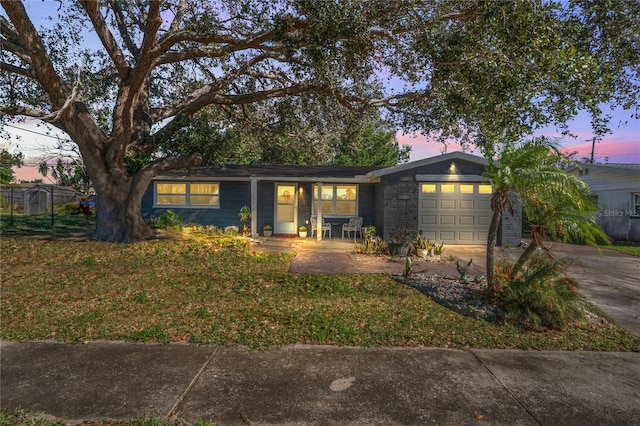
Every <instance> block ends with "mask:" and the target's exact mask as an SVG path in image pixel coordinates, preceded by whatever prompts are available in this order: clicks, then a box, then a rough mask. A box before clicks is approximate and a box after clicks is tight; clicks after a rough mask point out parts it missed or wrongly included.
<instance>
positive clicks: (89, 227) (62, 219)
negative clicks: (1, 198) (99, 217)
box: [0, 211, 96, 239]
mask: <svg viewBox="0 0 640 426" xmlns="http://www.w3.org/2000/svg"><path fill="white" fill-rule="evenodd" d="M95 223H96V222H95V217H88V218H85V217H84V216H80V215H77V216H75V215H74V216H62V215H56V216H54V218H53V225H52V221H51V215H34V216H25V215H22V214H17V213H14V215H13V217H11V215H10V214H9V213H8V212H7V211H2V213H1V214H0V234H1V235H2V236H3V237H5V236H29V237H44V238H49V239H53V238H69V237H70V236H86V235H88V234H89V233H90V232H92V231H93V229H94V228H95Z"/></svg>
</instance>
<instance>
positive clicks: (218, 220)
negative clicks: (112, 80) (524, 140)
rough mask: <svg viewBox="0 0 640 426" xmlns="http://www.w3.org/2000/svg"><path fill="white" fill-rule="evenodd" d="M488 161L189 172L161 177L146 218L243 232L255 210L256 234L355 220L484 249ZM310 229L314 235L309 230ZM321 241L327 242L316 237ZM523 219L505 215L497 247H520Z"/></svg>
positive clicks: (145, 207)
mask: <svg viewBox="0 0 640 426" xmlns="http://www.w3.org/2000/svg"><path fill="white" fill-rule="evenodd" d="M486 164H487V161H486V160H485V159H484V158H482V157H478V156H475V155H471V154H467V153H463V152H452V153H448V154H443V155H439V156H435V157H431V158H426V159H423V160H418V161H413V162H410V163H406V164H401V165H398V166H393V167H361V166H270V165H234V166H228V167H225V168H220V169H212V168H192V169H186V170H176V171H171V172H168V173H165V174H162V175H159V176H156V177H155V178H154V179H153V181H152V183H151V184H150V185H149V188H148V189H147V191H146V193H145V195H144V197H143V200H142V212H143V217H144V218H145V219H148V218H151V217H158V216H161V215H163V214H164V213H166V211H167V210H172V211H173V212H175V213H176V214H178V215H180V216H181V217H182V218H183V220H184V223H197V224H202V225H206V224H212V225H215V226H218V227H225V226H228V225H238V223H239V218H238V212H239V211H240V209H241V208H242V207H243V206H245V205H246V206H248V207H250V208H251V212H252V218H251V232H252V234H256V233H262V228H263V227H264V225H267V224H269V225H272V226H273V232H274V235H283V236H286V235H289V236H292V235H296V233H297V230H298V227H299V226H300V225H307V226H308V224H309V220H310V217H311V216H312V215H317V216H319V217H321V218H323V219H324V220H325V222H326V223H330V224H332V225H333V226H334V227H333V232H332V236H333V237H336V236H338V235H340V233H341V225H342V223H345V222H347V221H348V220H349V218H350V217H362V218H363V221H364V225H365V226H367V225H373V226H375V227H376V230H377V233H378V235H381V236H382V237H383V238H384V240H385V241H392V240H393V237H394V236H395V235H396V234H398V233H401V232H403V231H405V230H406V231H408V232H409V233H410V234H411V235H412V236H415V234H416V233H417V232H418V231H422V232H423V234H424V236H425V237H426V238H428V239H429V240H430V241H432V242H436V243H440V242H444V243H445V244H486V242H487V232H488V229H489V225H490V222H491V216H492V211H491V206H490V198H491V194H492V192H493V191H492V187H491V185H490V183H488V182H487V181H486V179H485V178H484V177H483V172H484V167H485V166H486ZM309 229H310V228H309ZM318 238H322V237H321V236H319V237H318ZM520 238H521V219H520V217H519V215H516V216H510V215H509V214H506V215H505V217H504V218H503V222H502V226H501V229H500V232H499V237H498V243H499V244H501V245H508V244H510V245H517V244H519V243H520Z"/></svg>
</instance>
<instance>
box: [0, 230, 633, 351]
mask: <svg viewBox="0 0 640 426" xmlns="http://www.w3.org/2000/svg"><path fill="white" fill-rule="evenodd" d="M82 220H85V219H84V218H82ZM0 249H1V258H2V264H3V267H2V271H3V272H2V275H3V279H2V304H1V305H0V322H1V324H2V328H1V329H0V338H2V339H6V340H13V341H29V340H40V339H55V340H59V341H65V342H84V341H91V340H97V339H107V340H124V341H129V342H162V343H168V342H178V341H188V342H192V343H196V344H210V345H229V346H235V345H247V346H249V347H251V348H254V349H265V348H269V347H273V346H282V345H288V344H295V343H305V344H325V345H354V346H365V347H372V346H437V347H454V348H470V347H473V348H523V349H563V350H604V351H633V350H639V348H640V340H639V339H638V338H636V337H634V336H633V335H631V334H630V333H628V332H627V331H625V330H623V329H621V328H619V327H617V326H615V325H612V324H587V323H578V324H572V325H571V326H570V327H567V328H565V329H563V330H558V331H552V332H544V333H540V332H533V331H527V330H523V329H521V328H517V327H515V326H509V325H501V324H495V323H490V322H485V321H481V320H475V319H472V318H469V317H465V316H462V315H459V314H457V313H454V312H452V311H450V310H448V309H446V308H444V307H442V306H440V305H438V304H436V303H434V302H432V301H431V300H430V299H429V298H427V297H425V296H424V295H422V293H420V292H418V291H416V290H414V289H412V288H410V287H408V286H405V285H402V284H400V283H398V282H396V281H394V280H393V279H391V278H390V277H388V276H386V275H301V274H292V273H289V272H288V270H289V266H290V263H291V261H292V258H293V256H292V255H291V254H276V253H250V252H249V251H248V249H247V247H246V244H245V243H244V240H241V239H237V238H229V237H226V238H211V237H207V238H204V237H197V238H196V236H191V237H190V238H188V239H175V240H170V239H163V240H155V241H146V242H140V243H134V244H126V245H125V244H110V243H102V242H91V241H79V239H77V238H75V239H64V238H53V239H46V238H27V237H22V236H7V235H6V234H4V233H3V237H2V240H1V241H0Z"/></svg>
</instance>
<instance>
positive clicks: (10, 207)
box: [9, 186, 13, 226]
mask: <svg viewBox="0 0 640 426" xmlns="http://www.w3.org/2000/svg"><path fill="white" fill-rule="evenodd" d="M9 210H10V211H11V220H10V222H11V226H13V186H12V187H11V203H10V204H9Z"/></svg>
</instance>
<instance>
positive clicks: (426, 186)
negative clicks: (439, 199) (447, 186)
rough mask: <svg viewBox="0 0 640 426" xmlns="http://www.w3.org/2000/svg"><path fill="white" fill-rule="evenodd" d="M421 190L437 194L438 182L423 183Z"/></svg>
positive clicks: (424, 192) (425, 192)
mask: <svg viewBox="0 0 640 426" xmlns="http://www.w3.org/2000/svg"><path fill="white" fill-rule="evenodd" d="M421 190H422V193H423V194H435V193H436V184H435V183H423V184H422V185H421Z"/></svg>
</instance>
